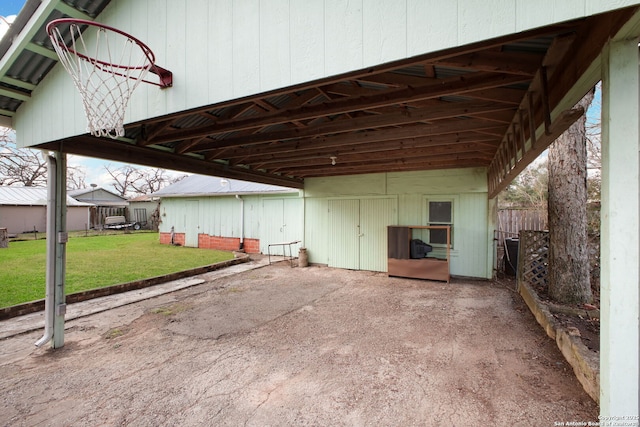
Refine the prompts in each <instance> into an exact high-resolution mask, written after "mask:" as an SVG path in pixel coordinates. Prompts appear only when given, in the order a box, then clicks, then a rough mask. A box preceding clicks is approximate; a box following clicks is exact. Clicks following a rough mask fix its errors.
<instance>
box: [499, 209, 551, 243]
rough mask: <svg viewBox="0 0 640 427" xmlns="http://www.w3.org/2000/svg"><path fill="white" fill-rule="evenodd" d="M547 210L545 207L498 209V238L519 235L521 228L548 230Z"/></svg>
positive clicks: (502, 238) (502, 239)
mask: <svg viewBox="0 0 640 427" xmlns="http://www.w3.org/2000/svg"><path fill="white" fill-rule="evenodd" d="M548 228H549V225H548V221H547V211H546V210H544V209H501V210H499V211H498V232H499V233H502V234H503V235H499V236H498V239H499V240H500V241H504V239H505V238H509V237H517V236H518V233H520V230H537V231H539V230H547V229H548Z"/></svg>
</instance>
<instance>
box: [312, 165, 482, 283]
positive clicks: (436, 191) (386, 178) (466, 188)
mask: <svg viewBox="0 0 640 427" xmlns="http://www.w3.org/2000/svg"><path fill="white" fill-rule="evenodd" d="M486 181H487V179H486V170H485V169H482V168H474V169H452V170H446V171H425V172H409V173H388V174H373V175H359V176H349V177H331V178H317V179H314V178H309V179H307V180H305V207H306V210H305V212H306V220H305V245H306V246H307V249H308V252H309V260H310V261H311V262H314V263H321V264H328V265H336V266H340V267H344V268H353V269H358V268H360V263H361V260H362V258H363V256H364V257H367V258H368V259H370V258H380V257H382V258H386V251H387V246H386V239H384V241H382V240H380V239H377V240H376V242H377V243H376V244H375V245H365V246H366V248H363V247H362V246H358V247H357V248H355V247H354V248H351V249H350V250H351V251H353V252H358V253H357V254H356V253H348V254H347V253H343V252H344V251H345V250H347V249H345V248H346V247H348V245H347V246H345V242H343V240H344V237H343V236H341V235H344V234H345V233H346V231H345V230H342V228H341V227H338V226H337V225H336V222H335V221H336V218H335V216H332V213H331V212H329V211H330V209H329V207H330V206H331V208H333V209H335V208H336V207H337V206H340V205H341V204H344V203H347V204H349V206H351V204H353V203H355V202H354V201H358V202H359V203H360V204H359V205H358V206H360V205H364V206H366V205H367V203H368V202H367V201H368V200H376V199H377V198H381V199H389V198H391V199H392V200H393V203H394V205H395V207H394V209H395V212H394V213H393V216H392V217H391V219H388V220H387V221H388V222H393V223H394V224H393V225H426V222H427V216H426V203H427V200H430V199H431V200H433V199H445V198H446V199H448V200H449V199H450V200H452V201H453V210H454V225H453V228H454V232H453V250H452V252H451V274H453V275H458V276H469V277H481V278H490V277H491V275H492V273H493V272H492V265H493V252H492V250H491V248H492V240H491V238H492V237H491V236H492V233H493V229H490V228H491V227H493V224H494V220H493V219H492V218H491V215H490V205H489V201H488V197H487V183H486ZM336 200H337V201H336ZM354 209H355V208H354ZM491 212H494V210H493V209H491ZM333 214H335V212H334V213H333ZM360 215H361V216H362V215H363V214H362V212H361V213H360ZM390 225H391V224H390ZM384 233H385V235H386V230H384ZM337 234H341V235H337ZM336 245H340V246H336ZM363 250H364V251H365V254H364V255H363V254H362V251H363ZM366 251H368V252H369V253H366ZM338 254H341V255H340V256H341V257H342V259H341V260H340V261H339V262H338V261H336V260H335V259H332V256H333V257H335V256H337V255H338ZM375 270H379V271H386V266H384V268H382V269H380V268H375Z"/></svg>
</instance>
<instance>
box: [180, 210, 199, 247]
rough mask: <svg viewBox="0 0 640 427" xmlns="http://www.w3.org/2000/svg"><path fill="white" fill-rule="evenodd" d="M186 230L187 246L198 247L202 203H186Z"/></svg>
mask: <svg viewBox="0 0 640 427" xmlns="http://www.w3.org/2000/svg"><path fill="white" fill-rule="evenodd" d="M183 214H184V230H185V237H184V239H185V242H184V245H185V246H189V247H192V248H197V247H198V234H199V233H200V203H199V202H198V200H185V201H184V211H183Z"/></svg>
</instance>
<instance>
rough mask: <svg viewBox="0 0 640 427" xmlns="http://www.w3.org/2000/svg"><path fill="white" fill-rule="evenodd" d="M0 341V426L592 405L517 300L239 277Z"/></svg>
mask: <svg viewBox="0 0 640 427" xmlns="http://www.w3.org/2000/svg"><path fill="white" fill-rule="evenodd" d="M39 333H40V332H36V333H31V334H24V335H19V336H15V337H12V338H9V339H6V340H3V341H2V342H1V343H0V387H1V388H2V390H3V393H2V397H0V425H12V426H16V425H18V426H19V425H36V424H47V425H63V424H64V425H81V426H82V425H129V424H133V425H140V426H145V425H167V424H170V425H185V426H190V425H240V424H244V425H255V426H257V425H291V424H293V425H537V426H547V425H548V426H553V425H554V423H556V422H567V421H584V422H588V421H595V420H597V415H598V408H597V406H596V404H595V403H594V402H593V401H592V400H591V399H590V398H589V397H588V396H587V395H586V393H585V392H584V391H583V390H582V388H581V387H580V384H579V383H578V382H577V380H576V379H575V377H574V375H573V373H572V370H571V368H570V367H569V366H568V365H567V363H566V362H565V361H564V358H563V357H562V355H561V354H560V352H559V351H558V349H557V347H556V346H555V343H554V342H553V341H552V340H550V339H549V338H547V337H546V335H545V334H544V332H543V331H542V330H541V329H540V327H539V326H538V324H537V323H536V322H535V320H534V319H533V317H532V315H531V314H530V312H529V310H528V309H527V307H526V305H525V304H524V303H523V302H522V300H521V298H520V296H519V295H517V294H516V293H514V292H513V291H512V290H510V289H508V288H506V287H503V286H500V285H496V284H492V283H490V282H467V281H464V282H463V281H454V282H453V283H451V284H449V285H447V284H444V283H436V282H429V281H421V280H407V279H399V278H389V277H387V276H386V275H385V274H379V273H371V272H362V271H348V270H339V269H331V268H326V267H309V268H293V269H292V268H291V267H289V265H288V264H286V263H280V264H275V265H271V266H269V267H265V268H261V269H258V270H252V271H248V272H244V273H240V274H237V275H235V276H231V277H227V278H223V279H219V280H216V281H214V282H208V283H205V284H202V285H199V286H195V287H193V288H189V289H185V290H182V291H178V292H174V293H172V294H167V295H164V296H161V297H156V298H153V299H150V300H146V301H143V302H140V303H136V304H131V305H128V306H125V307H120V308H116V309H113V310H109V311H107V312H104V313H100V314H96V315H92V316H88V317H85V318H82V319H78V320H75V321H72V322H69V323H68V329H67V330H66V345H65V347H64V348H62V349H59V350H55V351H54V350H45V349H34V348H33V342H34V341H35V340H36V339H37V338H39Z"/></svg>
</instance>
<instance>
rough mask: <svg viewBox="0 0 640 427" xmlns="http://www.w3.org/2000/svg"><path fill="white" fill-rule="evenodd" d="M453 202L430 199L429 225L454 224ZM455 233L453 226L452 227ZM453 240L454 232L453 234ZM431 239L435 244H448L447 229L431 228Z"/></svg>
mask: <svg viewBox="0 0 640 427" xmlns="http://www.w3.org/2000/svg"><path fill="white" fill-rule="evenodd" d="M452 208H453V204H452V203H451V201H429V225H449V226H452V225H453V224H452V218H453V209H452ZM452 233H453V227H452ZM451 240H452V241H453V234H452V235H451ZM429 241H430V243H435V244H442V245H446V244H447V230H430V231H429Z"/></svg>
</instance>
